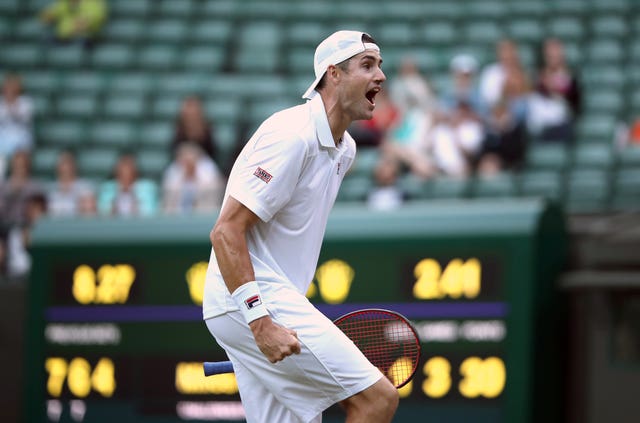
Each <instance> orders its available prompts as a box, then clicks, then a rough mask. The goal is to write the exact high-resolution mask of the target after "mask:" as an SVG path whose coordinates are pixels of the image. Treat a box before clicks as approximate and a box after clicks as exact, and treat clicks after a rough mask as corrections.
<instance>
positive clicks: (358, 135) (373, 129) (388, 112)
mask: <svg viewBox="0 0 640 423" xmlns="http://www.w3.org/2000/svg"><path fill="white" fill-rule="evenodd" d="M398 118H399V112H398V108H397V107H396V106H395V105H394V104H393V103H392V102H391V100H390V99H389V95H388V94H387V90H385V89H384V88H383V89H382V91H380V92H379V93H378V95H377V96H376V108H375V110H374V111H373V118H371V119H369V120H356V121H355V122H353V124H352V125H351V127H350V128H349V134H350V135H351V136H352V137H353V139H355V140H356V142H357V144H358V148H361V147H379V146H380V144H381V143H382V141H383V140H384V138H385V136H386V134H387V132H388V131H389V129H390V128H392V127H393V125H395V123H396V122H397V120H398Z"/></svg>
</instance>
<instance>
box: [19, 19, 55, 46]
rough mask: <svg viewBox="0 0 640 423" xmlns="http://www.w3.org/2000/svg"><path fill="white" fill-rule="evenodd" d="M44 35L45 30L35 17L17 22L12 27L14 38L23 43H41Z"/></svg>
mask: <svg viewBox="0 0 640 423" xmlns="http://www.w3.org/2000/svg"><path fill="white" fill-rule="evenodd" d="M46 34H47V28H46V27H45V26H44V25H43V24H42V22H40V21H39V20H38V19H37V18H36V17H32V18H30V19H21V20H18V21H17V22H16V23H15V26H14V36H15V37H16V38H17V39H18V40H20V41H23V42H33V43H39V42H43V41H44V40H45V38H46Z"/></svg>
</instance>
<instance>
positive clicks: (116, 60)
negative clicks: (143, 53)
mask: <svg viewBox="0 0 640 423" xmlns="http://www.w3.org/2000/svg"><path fill="white" fill-rule="evenodd" d="M133 59H134V49H133V48H132V47H131V46H129V45H127V44H126V43H123V44H106V43H105V44H100V45H98V46H96V47H95V50H94V51H93V57H92V64H93V66H94V67H95V68H96V69H126V68H130V67H131V66H133V63H134V62H133Z"/></svg>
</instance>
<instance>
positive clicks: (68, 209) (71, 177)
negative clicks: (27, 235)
mask: <svg viewBox="0 0 640 423" xmlns="http://www.w3.org/2000/svg"><path fill="white" fill-rule="evenodd" d="M85 196H93V189H92V187H91V185H90V184H89V182H87V181H84V180H82V179H78V177H77V174H76V160H75V157H74V155H73V153H71V152H69V151H64V152H62V153H60V155H59V156H58V164H57V168H56V181H55V184H54V185H53V186H52V188H51V189H50V190H49V192H48V204H49V206H48V210H49V214H50V215H51V216H75V215H78V214H80V211H81V210H80V209H81V200H82V198H83V197H85Z"/></svg>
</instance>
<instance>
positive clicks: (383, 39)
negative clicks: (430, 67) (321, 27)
mask: <svg viewBox="0 0 640 423" xmlns="http://www.w3.org/2000/svg"><path fill="white" fill-rule="evenodd" d="M415 34H416V30H415V28H413V26H412V25H411V24H410V23H408V22H402V21H401V22H386V23H383V24H381V25H380V28H379V29H378V30H377V31H376V35H375V37H376V41H378V43H380V44H381V45H383V46H384V45H398V44H400V45H404V46H408V45H411V44H414V43H415V41H416V36H415ZM316 44H317V41H316Z"/></svg>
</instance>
